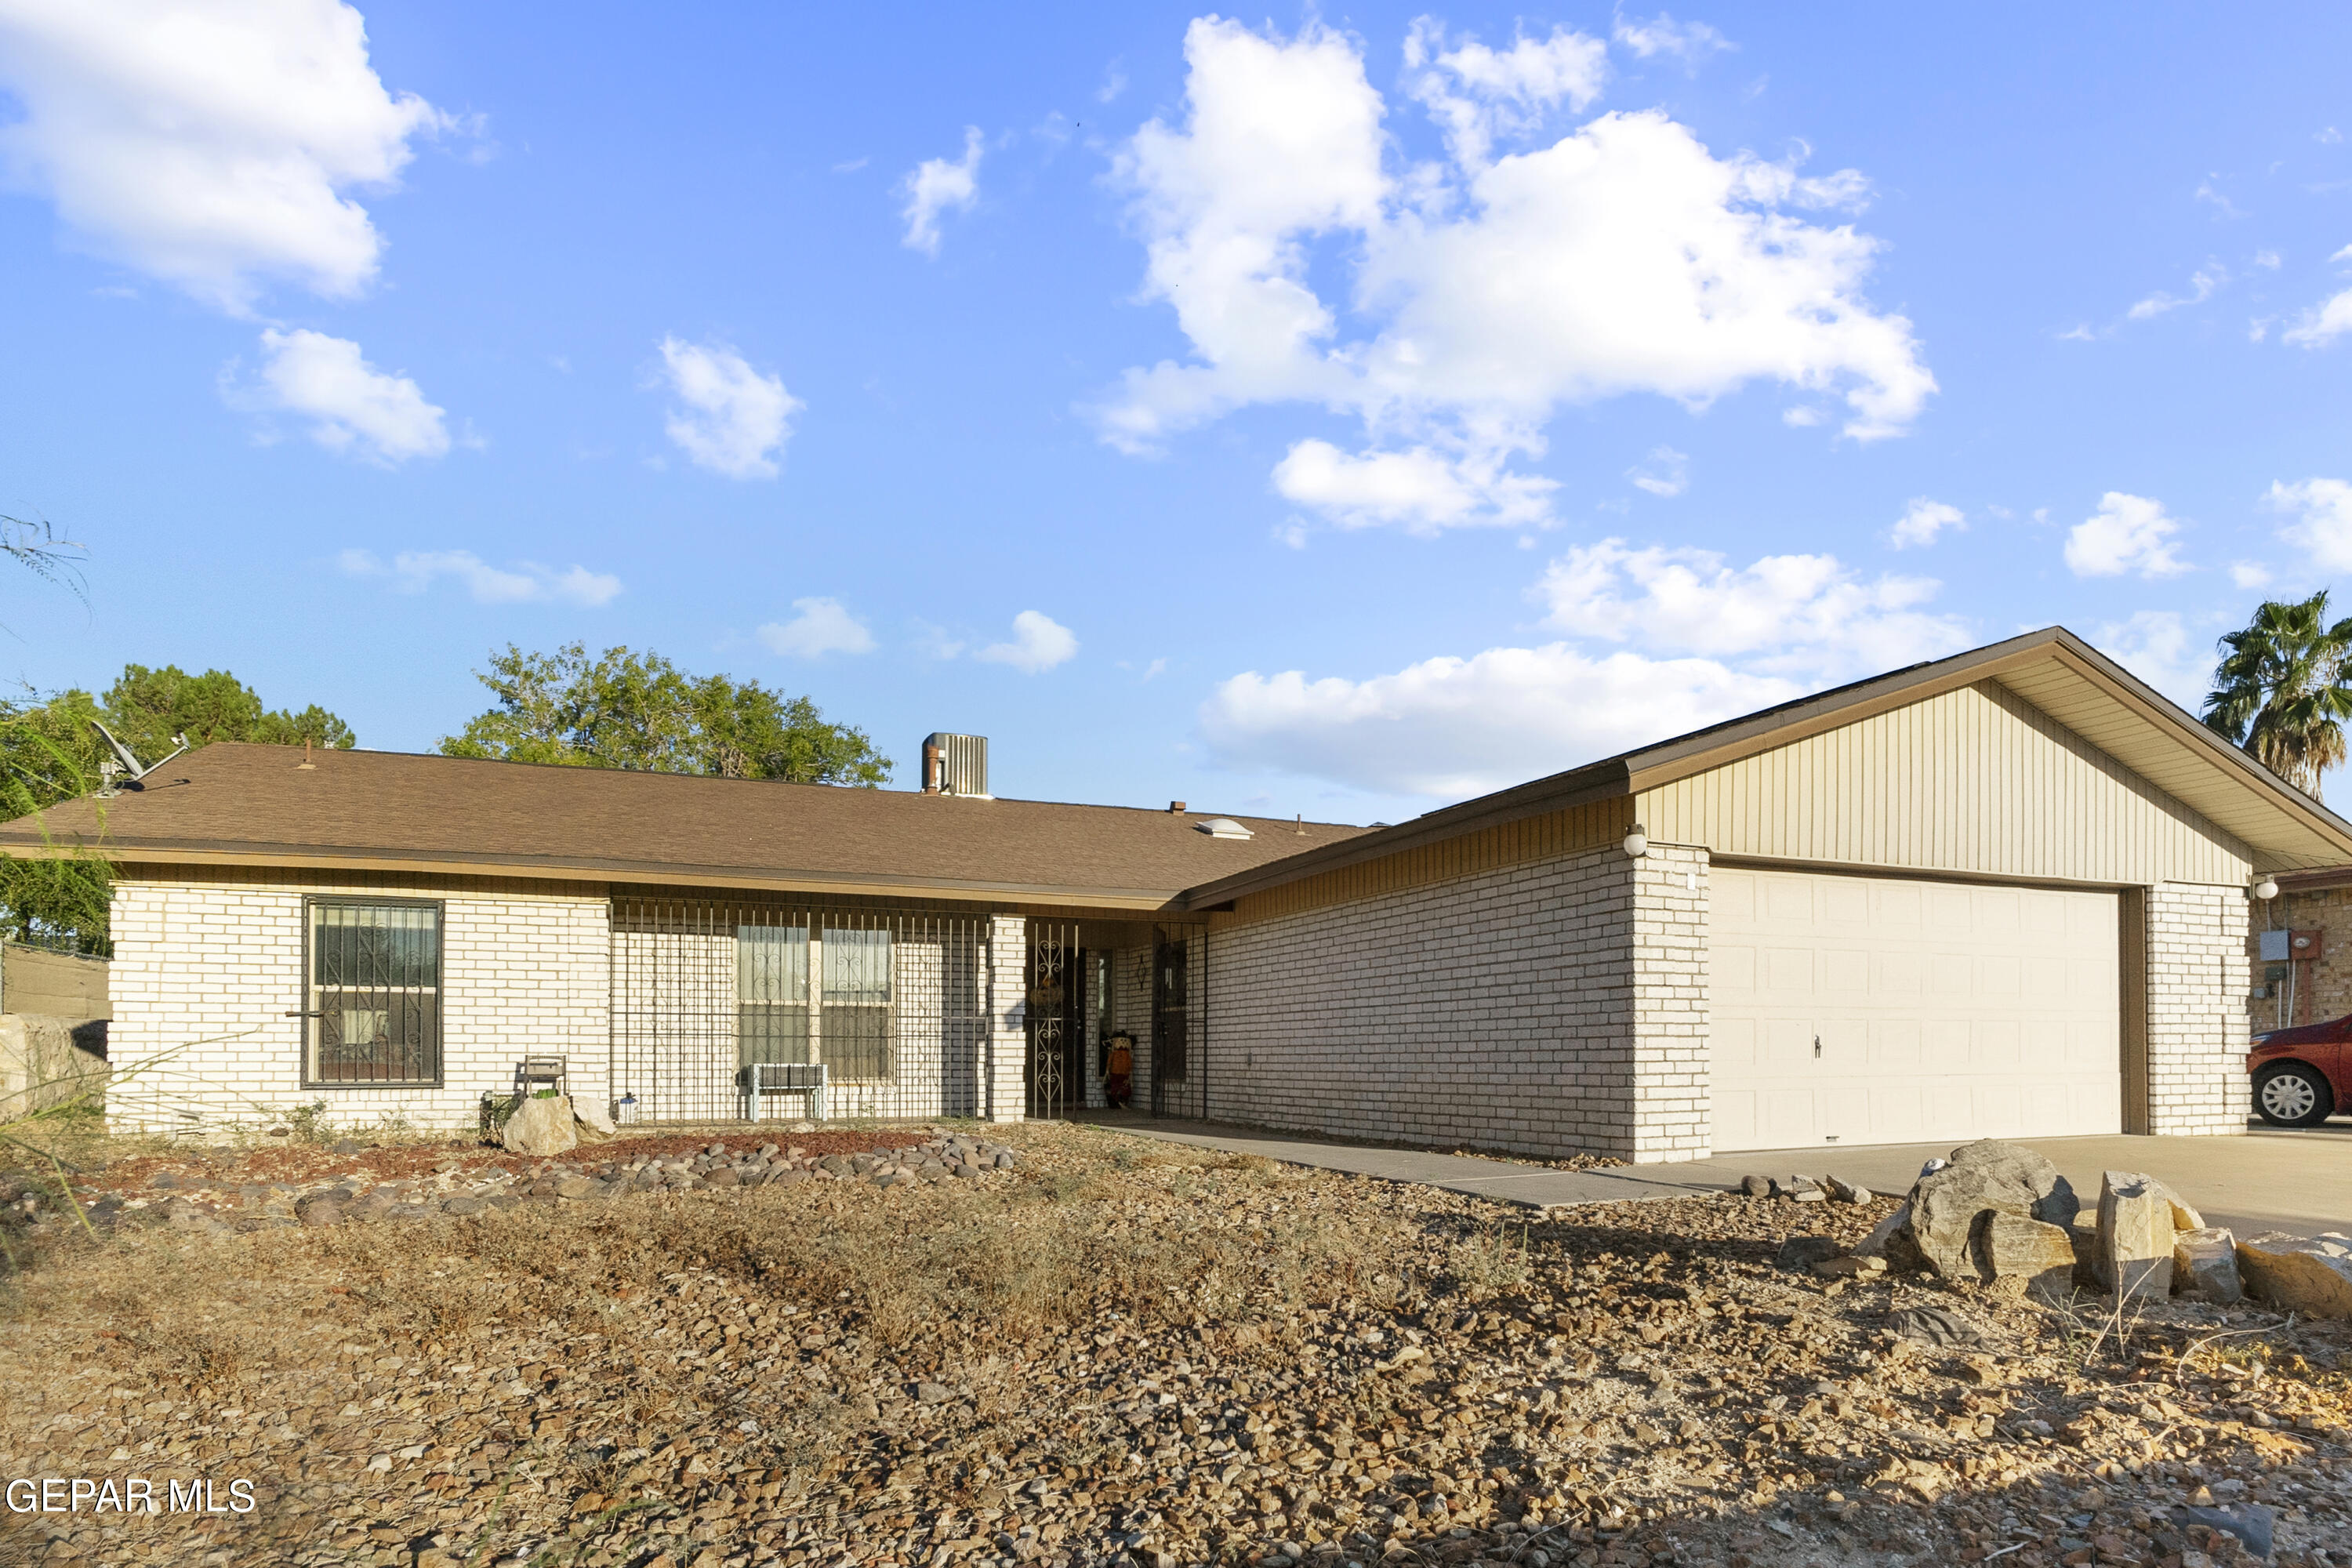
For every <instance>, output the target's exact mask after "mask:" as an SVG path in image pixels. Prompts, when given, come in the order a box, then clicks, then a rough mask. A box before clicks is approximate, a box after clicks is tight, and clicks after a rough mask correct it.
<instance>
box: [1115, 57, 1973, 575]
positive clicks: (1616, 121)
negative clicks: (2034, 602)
mask: <svg viewBox="0 0 2352 1568" xmlns="http://www.w3.org/2000/svg"><path fill="white" fill-rule="evenodd" d="M1409 47H1410V48H1411V49H1412V50H1413V51H1414V52H1413V54H1412V57H1411V59H1412V62H1413V63H1412V64H1411V65H1410V66H1409V68H1408V72H1407V87H1406V93H1407V96H1409V97H1411V98H1412V99H1413V100H1416V101H1418V102H1420V103H1421V104H1422V105H1423V107H1424V108H1426V109H1427V110H1429V111H1430V112H1431V114H1432V117H1433V119H1434V120H1435V121H1436V122H1437V124H1438V125H1439V128H1440V129H1441V130H1442V131H1444V132H1445V135H1446V138H1447V145H1448V149H1449V157H1448V160H1447V161H1446V162H1445V163H1443V164H1434V163H1433V164H1426V165H1417V166H1414V167H1412V168H1411V169H1409V170H1405V171H1404V172H1403V173H1402V175H1399V176H1392V174H1391V168H1390V164H1391V153H1392V149H1391V145H1390V143H1389V142H1388V139H1387V137H1386V134H1385V132H1384V131H1383V129H1382V121H1383V120H1384V117H1385V116H1386V115H1387V113H1388V111H1389V105H1388V103H1387V102H1386V101H1385V100H1383V99H1382V97H1381V94H1380V93H1379V92H1378V91H1376V90H1375V89H1373V88H1372V87H1371V85H1370V83H1369V82H1368V81H1367V80H1366V79H1365V76H1364V69H1363V60H1362V58H1361V56H1360V53H1359V51H1358V49H1357V47H1356V46H1355V45H1354V44H1353V43H1352V42H1351V41H1350V40H1349V38H1347V37H1344V36H1342V35H1340V34H1339V33H1336V32H1334V31H1331V30H1330V29H1328V28H1326V27H1324V26H1320V25H1316V24H1310V25H1309V26H1307V27H1306V28H1305V29H1304V30H1303V31H1301V32H1300V33H1299V34H1298V35H1297V37H1293V38H1284V37H1280V36H1277V35H1271V34H1261V33H1255V32H1252V31H1250V30H1249V29H1247V28H1245V27H1244V26H1241V25H1239V24H1238V23H1234V22H1229V21H1223V20H1219V19H1216V18H1202V19H1200V20H1196V21H1195V22H1193V23H1192V26H1191V28H1190V29H1189V30H1188V32H1187V34H1186V37H1185V56H1186V59H1187V62H1188V65H1189V68H1190V75H1189V78H1188V81H1187V89H1186V104H1187V112H1186V115H1185V118H1184V119H1183V121H1181V123H1180V124H1176V125H1171V124H1169V123H1167V122H1166V121H1159V120H1154V121H1151V122H1150V123H1149V124H1146V125H1145V126H1144V127H1143V128H1142V129H1141V130H1139V132H1136V134H1135V135H1134V137H1133V138H1132V139H1131V140H1129V142H1127V143H1126V145H1125V146H1124V147H1123V148H1121V149H1120V151H1119V153H1118V158H1117V162H1116V174H1117V177H1118V180H1119V181H1120V182H1121V183H1122V184H1124V185H1125V187H1126V188H1127V190H1128V192H1129V196H1130V200H1131V209H1130V210H1131V214H1132V217H1133V221H1134V224H1135V226H1136V228H1137V230H1138V232H1139V235H1140V237H1142V239H1143V241H1144V244H1145V247H1146V269H1145V282H1144V293H1145V295H1146V297H1148V298H1150V299H1153V300H1160V301H1163V302H1165V303H1167V304H1168V305H1170V306H1171V308H1172V309H1173V310H1174V313H1175V317H1176V321H1177V324H1178V326H1179V327H1180V328H1181V330H1182V331H1183V332H1184V334H1185V337H1186V338H1187V340H1188V341H1189V342H1190V343H1191V345H1192V352H1193V357H1192V359H1191V360H1189V361H1188V362H1185V363H1177V362H1174V361H1163V362H1161V363H1158V364H1156V365H1152V366H1150V367H1148V368H1145V367H1138V368H1135V369H1131V370H1129V372H1128V373H1127V374H1126V375H1125V377H1124V379H1123V381H1122V382H1121V384H1120V385H1119V386H1118V388H1117V389H1116V390H1115V391H1114V392H1113V393H1112V394H1110V395H1108V398H1107V400H1106V401H1105V403H1104V404H1103V405H1101V406H1099V407H1097V409H1096V410H1095V411H1094V412H1095V416H1096V417H1097V422H1098V425H1099V428H1100V430H1101V433H1102V436H1103V438H1104V439H1105V440H1106V441H1108V442H1109V443H1110V444H1111V445H1113V446H1115V447H1119V448H1121V449H1123V450H1127V451H1130V452H1146V451H1152V450H1156V449H1158V448H1159V447H1162V446H1163V445H1164V444H1165V443H1166V442H1167V440H1168V439H1169V438H1170V437H1172V436H1173V435H1175V434H1176V433H1178V432H1180V431H1181V430H1184V429H1187V428H1190V427H1192V426H1198V425H1201V424H1202V423H1205V422H1207V421H1210V420H1213V419H1216V418H1218V417H1220V416H1223V415H1224V414H1226V413H1228V412H1230V411H1232V410H1234V409H1235V408H1238V407H1241V406H1244V405H1249V404H1254V403H1271V402H1286V401H1287V402H1304V403H1308V404H1316V405H1323V406H1326V407H1328V408H1331V409H1333V410H1336V411H1339V412H1341V413H1344V414H1349V415H1351V416H1355V417H1356V418H1357V419H1359V420H1360V422H1361V424H1362V426H1363V432H1364V440H1365V447H1364V449H1363V450H1362V451H1360V453H1357V454H1355V455H1353V456H1352V457H1343V455H1342V454H1341V453H1340V452H1339V449H1338V448H1337V447H1333V446H1331V445H1330V444H1329V443H1328V442H1312V443H1310V442H1305V441H1302V442H1300V443H1299V444H1298V445H1297V446H1295V447H1293V448H1292V449H1291V452H1290V454H1289V456H1287V457H1286V458H1285V459H1284V468H1283V470H1282V471H1280V472H1278V473H1277V475H1276V487H1277V489H1281V490H1282V491H1283V493H1284V494H1285V495H1286V496H1289V497H1290V498H1291V499H1293V500H1299V501H1300V502H1301V504H1310V505H1316V506H1318V507H1319V508H1322V509H1324V510H1328V511H1329V512H1330V513H1331V515H1333V516H1334V517H1336V518H1338V519H1339V521H1343V522H1364V521H1389V522H1395V523H1400V524H1402V525H1404V526H1407V527H1419V528H1423V529H1429V528H1442V527H1451V526H1459V525H1463V524H1469V523H1493V524H1502V525H1507V526H1525V525H1526V524H1527V523H1528V521H1533V520H1535V518H1536V517H1539V516H1540V514H1542V513H1543V512H1544V511H1545V510H1546V506H1545V501H1544V499H1543V498H1544V495H1545V493H1546V491H1547V490H1548V489H1549V487H1548V486H1545V485H1543V484H1542V482H1541V481H1539V480H1538V481H1533V482H1532V483H1531V482H1529V481H1528V478H1527V477H1526V476H1524V475H1521V474H1517V473H1514V472H1513V471H1512V470H1511V468H1510V467H1509V465H1510V463H1511V462H1512V461H1513V460H1514V459H1515V458H1533V457H1538V456H1540V455H1541V453H1542V451H1543V449H1544V442H1543V435H1542V431H1543V427H1544V426H1545V424H1546V423H1547V422H1548V421H1549V418H1550V417H1551V416H1553V414H1554V413H1555V412H1556V411H1557V410H1558V409H1559V407H1560V406H1561V405H1567V404H1575V403H1583V402H1590V401H1593V400H1597V399H1601V398H1606V397H1612V396H1618V395H1624V394H1627V393H1653V394H1657V395H1664V396H1668V397H1672V398H1675V399H1676V400H1678V401H1680V402H1682V403H1684V404H1685V405H1689V406H1692V407H1698V406H1701V405H1705V404H1706V403H1708V402H1709V401H1711V400H1713V399H1715V398H1717V397H1719V396H1722V395H1725V394H1727V393H1729V392H1732V391H1735V390H1737V389H1738V388H1739V387H1740V386H1742V385H1745V384H1748V383H1750V382H1754V381H1759V380H1769V381H1774V382H1778V383H1780V384H1785V385H1788V386H1791V387H1794V388H1797V389H1799V390H1801V391H1804V392H1811V393H1816V394H1831V395H1843V397H1844V399H1845V402H1846V405H1847V417H1846V420H1845V426H1844V427H1845V431H1846V433H1847V434H1848V435H1850V436H1853V437H1857V438H1864V439H1867V438H1871V437H1881V436H1887V435H1892V434H1895V433H1896V432H1898V431H1899V430H1901V429H1902V428H1904V427H1905V426H1907V425H1908V424H1909V423H1910V421H1911V420H1912V419H1913V418H1915V417H1916V415H1917V414H1918V412H1919V410H1920V408H1921V406H1922V405H1924V403H1925V401H1926V399H1927V396H1928V395H1929V394H1930V393H1932V392H1933V391H1934V390H1935V381H1934V378H1933V377H1932V376H1931V375H1930V374H1928V372H1927V368H1926V366H1925V365H1924V364H1923V363H1921V362H1920V357H1919V351H1918V345H1917V343H1916V342H1915V340H1914V339H1913V337H1912V335H1911V328H1910V323H1909V322H1908V321H1905V320H1904V319H1903V318H1901V317H1899V316H1895V315H1891V314H1882V313H1878V312H1876V311H1874V310H1872V309H1871V307H1870V306H1869V304H1868V303H1867V302H1866V301H1865V300H1864V299H1863V298H1862V295H1861V287H1862V283H1863V281H1864V278H1865V277H1866V275H1867V274H1868V272H1869V270H1870V268H1871V266H1872V265H1873V263H1874V259H1875V258H1876V255H1877V251H1878V245H1877V242H1876V241H1874V240H1873V239H1870V238H1868V237H1864V236H1862V235H1860V234H1857V233H1856V232H1855V231H1854V230H1853V227H1852V226H1850V225H1840V226H1834V227H1832V226H1820V225H1816V224H1812V223H1810V222H1807V221H1804V220H1802V219H1800V218H1798V217H1795V216H1791V215H1790V212H1789V211H1788V210H1786V209H1788V208H1790V207H1797V206H1822V205H1853V203H1854V202H1856V201H1858V200H1859V199H1860V198H1861V196H1862V195H1863V194H1864V191H1865V189H1866V186H1865V184H1864V182H1863V181H1862V180H1861V178H1860V176H1858V175H1853V174H1850V173H1849V174H1842V175H1833V176H1831V177H1828V178H1823V179H1807V178H1804V177H1801V175H1800V174H1798V172H1797V169H1796V166H1795V165H1794V163H1783V164H1775V163H1764V162H1762V161H1760V160H1758V159H1756V158H1754V157H1751V156H1749V155H1748V154H1745V153H1742V154H1737V155H1734V156H1732V157H1730V158H1727V159H1718V158H1717V157H1716V156H1714V154H1712V153H1710V152H1708V150H1707V149H1706V147H1705V146H1704V145H1702V144H1701V143H1700V142H1699V141H1698V140H1697V138H1696V136H1695V135H1694V134H1693V133H1692V132H1691V131H1690V130H1689V129H1688V128H1686V127H1685V126H1682V125H1679V124H1677V123H1675V121H1672V120H1671V119H1669V118H1667V117H1666V116H1665V115H1664V113H1661V112H1656V111H1651V112H1645V113H1633V114H1628V113H1608V114H1602V115H1601V116H1600V117H1598V118H1597V119H1594V120H1592V121H1589V122H1588V123H1586V124H1584V125H1583V126H1582V127H1581V128H1580V129H1579V130H1577V131H1575V132H1573V133H1572V134H1570V135H1568V136H1566V137H1564V138H1561V139H1559V140H1557V141H1554V142H1549V144H1540V143H1541V142H1542V138H1541V137H1536V138H1535V140H1536V142H1538V144H1537V145H1534V146H1532V147H1530V148H1528V149H1527V150H1524V151H1498V148H1499V147H1500V145H1501V144H1502V143H1505V142H1509V143H1511V144H1512V145H1513V146H1517V144H1518V143H1519V142H1521V141H1523V140H1525V139H1526V138H1527V137H1528V135H1529V134H1530V133H1531V132H1532V131H1533V130H1534V129H1535V128H1536V127H1537V126H1538V123H1539V122H1540V121H1542V120H1543V118H1544V116H1545V115H1546V113H1547V112H1548V111H1550V110H1553V109H1554V107H1555V106H1556V105H1559V104H1563V103H1564V104H1566V105H1568V106H1569V107H1570V108H1573V107H1574V106H1575V105H1576V104H1577V103H1578V102H1579V101H1580V100H1583V99H1584V98H1587V97H1589V96H1590V94H1591V93H1592V92H1594V91H1597V90H1598V88H1599V85H1600V64H1599V58H1598V56H1597V54H1596V53H1595V52H1594V50H1595V48H1596V47H1597V46H1595V45H1594V44H1593V43H1592V41H1591V40H1590V39H1584V38H1580V37H1579V36H1578V35H1575V34H1570V33H1558V32H1556V33H1554V34H1553V35H1552V36H1551V37H1549V38H1548V39H1541V40H1538V39H1531V38H1526V37H1522V38H1520V39H1518V40H1517V41H1516V42H1515V43H1514V44H1513V46H1512V47H1510V48H1509V49H1507V50H1496V49H1490V48H1486V47H1484V46H1481V45H1478V44H1477V43H1476V41H1475V39H1463V40H1454V39H1449V38H1447V37H1444V35H1443V34H1442V33H1440V32H1439V31H1438V30H1437V29H1435V28H1434V27H1433V26H1417V27H1416V28H1415V30H1414V32H1413V34H1412V39H1411V40H1410V41H1409ZM1318 242H1321V243H1324V244H1327V245H1328V246H1330V247H1334V248H1335V249H1337V250H1340V251H1342V252H1344V258H1343V259H1342V260H1341V261H1340V263H1339V264H1340V265H1341V266H1342V267H1345V268H1352V270H1353V277H1352V279H1351V280H1350V282H1349V286H1348V287H1349V300H1348V303H1349V309H1350V310H1351V311H1352V312H1353V314H1352V315H1351V317H1350V318H1349V320H1350V321H1352V322H1360V324H1361V328H1362V330H1360V331H1343V323H1342V318H1341V316H1340V315H1339V312H1338V311H1336V310H1334V308H1333V307H1332V306H1331V305H1330V304H1328V303H1327V302H1326V300H1324V298H1323V297H1322V295H1321V294H1319V293H1318V290H1317V288H1316V285H1315V283H1314V281H1313V276H1312V275H1313V264H1314V262H1315V261H1316V259H1317V257H1316V255H1315V247H1316V246H1317V244H1318ZM1390 458H1402V459H1404V460H1403V461H1402V462H1395V461H1382V459H1390ZM1327 498H1328V499H1327ZM1531 513H1532V514H1534V516H1531Z"/></svg>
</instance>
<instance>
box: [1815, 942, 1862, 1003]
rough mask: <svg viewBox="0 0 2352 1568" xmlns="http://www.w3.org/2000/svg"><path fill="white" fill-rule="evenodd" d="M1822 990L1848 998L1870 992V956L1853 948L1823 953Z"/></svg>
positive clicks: (1835, 949)
mask: <svg viewBox="0 0 2352 1568" xmlns="http://www.w3.org/2000/svg"><path fill="white" fill-rule="evenodd" d="M1821 976H1822V990H1823V991H1825V992H1829V993H1832V994H1841V993H1842V994H1845V995H1848V996H1855V995H1861V994H1865V993H1867V992H1868V991H1869V990H1870V954H1868V953H1866V952H1856V951H1854V950H1853V949H1851V948H1834V947H1833V948H1829V949H1826V950H1825V951H1823V952H1822V963H1821Z"/></svg>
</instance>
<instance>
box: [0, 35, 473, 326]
mask: <svg viewBox="0 0 2352 1568" xmlns="http://www.w3.org/2000/svg"><path fill="white" fill-rule="evenodd" d="M0 85H5V89H6V90H7V91H8V92H9V93H10V94H11V95H12V96H14V97H15V99H16V101H17V104H18V106H19V107H20V108H21V110H22V117H21V118H19V119H16V120H15V121H14V122H13V123H10V124H8V125H6V126H5V129H0V163H5V168H6V171H7V174H8V177H9V178H10V180H11V181H12V182H13V183H14V184H16V185H17V186H19V187H20V188H23V189H26V190H30V191H34V192H37V193H39V194H41V195H46V196H47V197H48V198H49V199H50V200H51V201H52V202H54V203H55V204H56V206H57V210H58V216H59V217H60V218H61V219H62V220H63V222H64V224H65V226H66V228H67V230H68V233H69V235H70V236H71V237H72V239H73V242H74V243H75V244H77V245H78V246H79V247H83V248H85V249H87V250H89V251H90V252H92V253H94V254H97V255H100V256H102V257H104V258H108V259H110V260H112V261H117V262H121V263H122V264H123V265H125V266H128V267H131V268H136V269H137V270H139V271H141V272H143V273H146V274H147V275H149V276H150V277H153V278H158V279H163V280H164V281H165V282H168V283H171V284H173V285H174V286H175V287H177V288H180V289H184V290H186V291H187V292H188V293H189V294H191V295H194V297H195V298H197V299H199V300H204V301H205V303H207V304H210V305H214V306H215V307H217V308H219V309H221V310H227V311H230V312H232V313H235V314H240V315H242V314H247V313H249V311H250V310H251V309H252V306H253V302H254V300H255V299H256V298H257V295H258V293H259V291H260V289H261V288H262V287H263V285H264V282H265V281H266V280H284V281H289V282H292V283H296V284H299V286H301V287H303V288H305V289H310V290H312V291H313V292H316V293H319V294H322V295H328V296H334V297H342V296H348V295H351V294H354V293H357V292H358V291H359V290H360V289H363V288H365V287H366V286H367V284H368V283H369V282H370V281H371V280H372V279H373V278H374V277H375V274H376V267H377V261H378V258H379V257H380V255H381V253H382V251H383V240H382V239H381V237H379V236H378V235H377V234H376V231H375V226H374V225H373V223H372V222H370V220H369V217H368V214H367V211H366V209H365V208H363V207H362V206H361V205H360V204H359V203H358V202H356V201H354V200H353V199H352V196H351V195H350V194H349V193H351V192H352V191H354V190H386V189H390V188H391V187H392V186H393V184H394V183H395V181H396V179H397V177H398V175H399V173H400V169H401V166H402V165H403V164H404V163H407V161H408V159H409V156H410V153H409V140H410V138H411V137H413V136H415V134H417V133H418V132H424V131H429V130H433V129H436V128H439V127H441V126H442V125H444V124H446V123H447V122H446V120H445V119H444V117H443V116H441V115H440V114H439V113H438V111H436V110H435V109H434V108H433V107H432V106H431V105H430V104H428V103H426V102H425V100H423V99H421V98H417V97H415V95H413V94H408V93H403V94H400V95H398V96H396V97H395V96H394V95H393V94H391V93H389V92H386V91H385V90H384V87H383V82H382V81H381V80H380V79H378V78H377V76H376V74H375V71H374V69H373V68H372V67H371V66H370V65H369V63H368V52H367V32H366V25H365V24H364V23H363V22H362V19H361V17H360V14H359V13H358V12H357V11H355V10H353V9H352V8H351V7H350V6H348V5H340V4H337V3H336V0H270V3H268V4H261V5H257V4H252V3H250V0H112V3H110V4H108V5H91V4H89V3H88V0H6V3H5V4H0Z"/></svg>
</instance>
